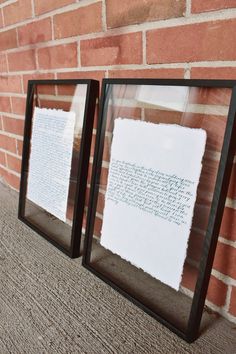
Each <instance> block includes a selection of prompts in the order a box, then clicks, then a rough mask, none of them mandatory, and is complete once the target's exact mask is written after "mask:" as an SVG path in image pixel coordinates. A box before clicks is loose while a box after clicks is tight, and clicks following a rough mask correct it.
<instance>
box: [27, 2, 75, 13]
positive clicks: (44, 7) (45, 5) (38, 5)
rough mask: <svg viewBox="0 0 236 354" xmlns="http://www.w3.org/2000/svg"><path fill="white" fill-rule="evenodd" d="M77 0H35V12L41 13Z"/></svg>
mask: <svg viewBox="0 0 236 354" xmlns="http://www.w3.org/2000/svg"><path fill="white" fill-rule="evenodd" d="M74 2H76V0H57V1H55V0H46V1H45V0H34V7H35V14H36V15H41V14H43V13H45V12H49V11H52V10H55V9H58V8H60V7H63V6H66V5H69V4H73V3H74Z"/></svg>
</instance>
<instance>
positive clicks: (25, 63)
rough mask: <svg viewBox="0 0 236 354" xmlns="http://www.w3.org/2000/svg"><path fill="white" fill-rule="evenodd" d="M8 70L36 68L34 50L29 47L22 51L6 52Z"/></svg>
mask: <svg viewBox="0 0 236 354" xmlns="http://www.w3.org/2000/svg"><path fill="white" fill-rule="evenodd" d="M7 56H8V63H9V70H10V71H24V70H35V69H36V58H35V50H34V49H29V50H24V51H22V52H16V53H8V55H7Z"/></svg>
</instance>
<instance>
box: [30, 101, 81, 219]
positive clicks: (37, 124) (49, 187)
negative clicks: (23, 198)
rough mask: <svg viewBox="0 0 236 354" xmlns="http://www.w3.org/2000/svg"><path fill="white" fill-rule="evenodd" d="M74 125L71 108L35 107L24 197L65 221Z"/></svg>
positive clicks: (73, 114) (73, 115)
mask: <svg viewBox="0 0 236 354" xmlns="http://www.w3.org/2000/svg"><path fill="white" fill-rule="evenodd" d="M74 126H75V113H74V112H65V111H62V110H55V109H46V108H38V107H36V108H35V111H34V116H33V130H32V137H31V153H30V161H29V176H28V190H27V198H28V199H29V200H31V201H32V202H34V203H35V204H37V205H39V206H40V207H41V208H43V209H45V210H46V211H48V212H49V213H51V214H52V215H54V216H56V217H57V218H58V219H60V220H62V221H66V210H67V199H68V192H69V179H70V170H71V160H72V149H73V140H74Z"/></svg>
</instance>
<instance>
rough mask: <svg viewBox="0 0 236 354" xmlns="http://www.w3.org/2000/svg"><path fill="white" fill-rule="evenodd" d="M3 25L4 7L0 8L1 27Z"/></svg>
mask: <svg viewBox="0 0 236 354" xmlns="http://www.w3.org/2000/svg"><path fill="white" fill-rule="evenodd" d="M2 27H3V12H2V9H0V28H2Z"/></svg>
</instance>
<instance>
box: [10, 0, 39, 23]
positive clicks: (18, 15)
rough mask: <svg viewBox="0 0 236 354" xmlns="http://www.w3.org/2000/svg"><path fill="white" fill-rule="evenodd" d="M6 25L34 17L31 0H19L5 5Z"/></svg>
mask: <svg viewBox="0 0 236 354" xmlns="http://www.w3.org/2000/svg"><path fill="white" fill-rule="evenodd" d="M3 16H4V23H5V26H9V25H12V24H14V23H17V22H21V21H23V20H26V19H27V18H30V17H32V8H31V0H18V1H16V2H14V3H13V4H10V5H8V6H5V7H3Z"/></svg>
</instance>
